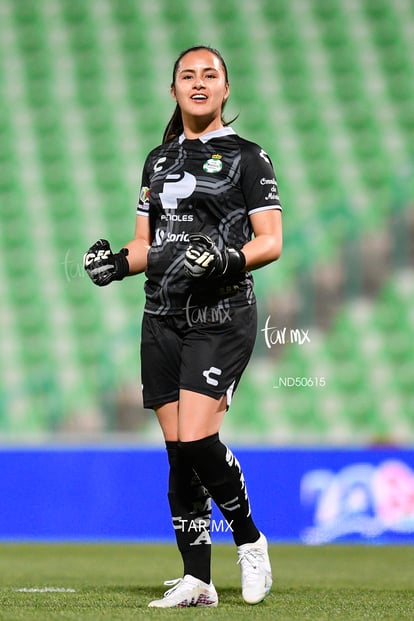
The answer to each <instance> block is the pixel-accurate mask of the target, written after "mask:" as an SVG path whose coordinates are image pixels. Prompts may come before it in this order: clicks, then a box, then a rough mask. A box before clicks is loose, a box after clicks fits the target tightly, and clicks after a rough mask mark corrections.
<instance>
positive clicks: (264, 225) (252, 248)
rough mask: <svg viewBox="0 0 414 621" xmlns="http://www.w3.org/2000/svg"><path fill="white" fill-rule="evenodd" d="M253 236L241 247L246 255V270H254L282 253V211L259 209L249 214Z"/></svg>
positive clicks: (274, 259)
mask: <svg viewBox="0 0 414 621" xmlns="http://www.w3.org/2000/svg"><path fill="white" fill-rule="evenodd" d="M250 222H251V224H252V228H253V233H254V238H253V239H252V240H251V241H249V242H247V244H245V245H244V246H243V248H242V252H243V254H244V256H245V257H246V266H245V269H246V270H255V269H258V268H259V267H263V266H264V265H267V264H268V263H271V262H272V261H276V260H277V259H278V258H279V257H280V255H281V253H282V244H283V242H282V213H281V211H280V210H279V209H269V210H267V211H260V212H258V213H254V214H252V215H251V216H250Z"/></svg>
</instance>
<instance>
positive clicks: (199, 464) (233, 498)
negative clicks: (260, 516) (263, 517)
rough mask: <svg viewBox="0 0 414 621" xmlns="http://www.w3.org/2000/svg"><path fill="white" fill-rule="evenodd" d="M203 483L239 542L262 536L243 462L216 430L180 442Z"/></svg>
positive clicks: (250, 540)
mask: <svg viewBox="0 0 414 621" xmlns="http://www.w3.org/2000/svg"><path fill="white" fill-rule="evenodd" d="M178 447H179V451H180V452H182V453H184V455H185V456H186V459H187V462H188V463H190V464H191V465H192V467H193V468H194V470H195V471H196V472H197V474H198V476H199V477H200V480H201V482H202V483H203V485H205V486H206V488H207V489H208V491H209V492H210V494H211V496H212V498H213V500H214V502H215V503H216V504H217V505H218V507H219V508H220V510H221V512H222V514H223V516H224V518H225V519H226V521H227V523H228V525H229V526H230V527H231V529H232V532H233V538H234V541H235V543H236V545H238V546H239V545H242V544H243V543H253V542H254V541H257V539H258V538H259V537H260V532H259V531H258V529H257V528H256V526H255V524H254V522H253V519H252V516H251V510H250V503H249V498H248V495H247V489H246V484H245V481H244V477H243V473H242V471H241V468H240V464H239V462H238V461H237V459H236V458H235V457H234V455H233V453H232V452H231V450H230V449H229V448H227V446H225V445H224V444H222V442H221V441H220V438H219V434H218V433H216V434H214V435H212V436H208V437H207V438H202V439H201V440H195V441H193V442H178Z"/></svg>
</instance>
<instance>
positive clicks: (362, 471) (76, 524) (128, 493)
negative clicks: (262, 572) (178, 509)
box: [0, 448, 414, 544]
mask: <svg viewBox="0 0 414 621" xmlns="http://www.w3.org/2000/svg"><path fill="white" fill-rule="evenodd" d="M234 452H235V454H236V456H237V457H238V459H239V461H240V463H241V465H242V467H243V470H244V473H245V478H246V482H247V488H248V491H249V494H250V499H251V504H252V508H253V515H254V517H255V520H256V522H257V524H258V526H259V528H261V529H262V530H263V531H264V532H265V533H266V535H267V536H268V538H269V539H270V540H272V541H295V542H305V543H309V544H316V543H327V542H335V541H336V542H339V541H357V542H373V543H387V542H408V541H414V450H405V451H397V450H385V449H383V450H381V449H374V450H293V449H292V450H290V449H289V450H279V449H253V448H249V449H247V448H240V449H234ZM0 473H1V478H0V538H1V539H3V540H74V541H75V540H76V541H79V540H85V541H86V540H88V541H90V540H134V541H145V540H151V541H173V540H174V535H173V531H172V528H171V522H170V516H169V510H168V502H167V497H166V488H167V474H168V468H167V458H166V454H165V453H164V451H163V450H162V449H158V448H157V449H142V448H139V449H138V448H137V449H131V448H113V449H105V450H98V449H93V448H90V449H84V448H82V449H81V448H79V449H77V448H76V449H44V448H42V449H40V448H39V449H35V450H33V449H30V450H28V449H3V450H2V451H1V452H0ZM213 526H214V533H213V540H215V541H231V532H230V530H229V528H228V525H227V524H226V523H225V522H224V520H223V519H222V517H221V515H220V513H219V512H218V511H217V510H216V509H215V510H214V513H213Z"/></svg>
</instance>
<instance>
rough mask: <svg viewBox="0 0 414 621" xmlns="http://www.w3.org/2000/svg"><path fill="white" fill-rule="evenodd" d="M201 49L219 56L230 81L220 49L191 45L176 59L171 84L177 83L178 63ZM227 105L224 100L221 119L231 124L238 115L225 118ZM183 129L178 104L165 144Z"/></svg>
mask: <svg viewBox="0 0 414 621" xmlns="http://www.w3.org/2000/svg"><path fill="white" fill-rule="evenodd" d="M199 50H207V51H208V52H211V53H212V54H214V55H215V56H217V58H218V59H219V61H220V63H221V65H222V67H223V69H224V75H225V78H226V82H228V81H229V76H228V71H227V65H226V63H225V61H224V58H223V56H222V55H221V54H220V52H219V51H218V50H216V49H214V48H213V47H209V46H208V45H194V46H193V47H189V48H187V49H186V50H184V51H183V52H181V54H180V55H179V57H178V58H177V60H176V61H175V63H174V68H173V75H172V82H171V86H174V84H175V77H176V74H177V70H178V65H179V64H180V61H181V59H182V58H183V57H184V56H185V55H186V54H188V53H189V52H198V51H199ZM225 105H226V102H225V101H223V105H222V107H221V112H222V116H221V121H222V123H223V125H230V123H232V122H233V121H235V120H236V118H237V117H235V118H234V119H232V120H231V121H228V122H226V121H225V120H224V119H223V110H224V106H225ZM183 131H184V125H183V118H182V115H181V109H180V106H179V105H178V104H177V105H176V106H175V110H174V112H173V114H172V116H171V118H170V120H169V121H168V124H167V127H166V128H165V131H164V135H163V138H162V142H163V144H164V143H165V142H168V141H169V140H172V139H173V138H176V136H180V135H181V134H182V133H183Z"/></svg>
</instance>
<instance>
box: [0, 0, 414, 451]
mask: <svg viewBox="0 0 414 621" xmlns="http://www.w3.org/2000/svg"><path fill="white" fill-rule="evenodd" d="M200 16H201V17H200ZM202 16H204V19H202ZM413 24H414V13H413V11H412V6H411V4H410V3H409V2H396V3H392V2H388V1H387V0H375V2H372V1H370V0H362V1H361V2H358V1H356V0H349V1H348V0H332V1H330V2H327V1H326V0H310V1H309V2H304V1H303V0H291V1H290V0H289V1H288V0H278V1H277V2H276V1H273V0H257V1H256V2H250V1H249V0H244V1H241V2H236V0H231V1H230V0H228V1H226V2H221V1H220V0H212V2H211V3H209V4H207V5H205V6H204V5H199V4H194V3H191V2H190V1H189V0H142V1H140V2H137V1H136V0H122V1H119V0H90V1H89V2H84V1H83V0H42V2H39V3H35V2H28V1H26V0H3V2H2V3H1V5H0V92H1V95H2V96H1V101H0V205H1V228H0V258H1V269H2V270H3V271H2V273H3V272H4V282H3V284H2V289H1V292H3V294H4V295H3V299H2V304H3V307H4V310H1V316H2V317H3V318H5V323H4V325H5V326H6V325H9V323H10V317H12V318H13V321H12V322H11V323H12V325H13V329H10V330H6V328H4V330H3V329H2V332H1V334H0V336H1V340H2V343H4V352H5V353H4V359H3V357H2V360H1V364H2V366H4V367H7V368H9V367H10V369H9V372H10V375H11V377H12V378H14V379H13V382H10V385H8V383H7V382H6V381H1V383H0V434H2V433H3V434H6V435H7V434H15V433H17V434H24V433H28V434H29V433H47V432H48V431H53V432H54V433H57V432H60V431H61V432H64V431H65V430H67V429H72V428H81V427H82V423H81V422H79V421H81V420H82V412H83V411H85V412H88V415H87V416H86V415H85V420H86V419H87V421H94V422H93V425H94V428H96V429H99V430H102V431H105V430H107V429H109V428H110V429H111V430H114V429H115V430H116V427H117V414H116V404H115V405H114V404H113V405H112V406H111V407H112V409H111V408H109V406H107V405H105V403H106V401H107V402H108V403H109V402H110V401H111V400H112V402H113V403H114V402H115V401H116V394H117V392H119V391H120V390H121V388H122V387H123V386H125V385H131V384H132V385H135V384H137V385H138V380H137V378H138V376H139V347H138V342H139V339H138V337H139V318H140V313H141V310H142V305H143V300H144V294H143V282H144V277H143V276H141V277H138V278H136V279H129V280H126V281H124V282H123V283H122V285H120V286H116V285H115V286H114V287H113V288H112V289H111V290H110V291H109V290H108V291H102V290H98V289H96V288H93V287H92V286H91V284H90V283H89V281H87V279H86V277H85V275H84V272H83V269H82V254H83V252H84V251H85V250H86V248H87V247H88V245H89V244H90V243H92V242H93V241H94V240H95V239H96V238H98V237H100V236H102V237H107V238H109V239H111V241H112V242H113V246H114V247H115V248H118V247H120V245H121V244H122V243H124V242H125V241H126V240H127V239H128V238H129V237H130V236H131V235H132V233H133V227H134V217H135V216H134V211H135V202H136V198H137V193H138V188H139V183H140V169H141V167H142V164H143V160H144V157H145V155H146V153H147V152H148V150H149V149H150V148H152V147H154V146H155V145H156V144H158V143H159V142H160V140H161V136H162V132H163V129H164V126H165V125H166V122H167V120H168V118H169V115H170V114H171V112H172V110H173V107H174V104H173V101H172V99H170V98H169V95H168V89H169V80H170V76H171V69H172V67H171V65H172V61H173V59H174V58H175V57H176V55H177V54H178V53H179V52H180V51H181V50H182V49H184V48H186V47H188V46H190V45H193V44H195V43H199V42H200V41H199V36H201V35H200V34H199V33H203V37H204V39H206V37H207V40H205V41H204V42H205V43H207V44H211V45H212V46H213V47H217V48H219V49H220V50H221V51H222V52H223V55H224V57H225V58H226V61H227V64H228V67H229V71H230V79H231V83H232V95H231V100H230V102H229V108H228V111H227V110H226V113H227V116H228V118H232V116H235V115H237V114H238V113H240V116H239V118H238V119H237V121H236V122H235V125H234V126H235V128H236V129H237V130H238V131H239V132H240V133H241V134H242V135H245V136H246V137H247V138H250V139H252V140H255V141H256V142H259V143H260V144H261V145H262V146H263V147H264V148H266V150H267V151H268V152H269V153H270V155H271V157H272V160H273V162H274V164H275V168H276V172H277V175H278V178H279V184H280V193H281V199H282V203H283V205H284V210H285V213H284V222H285V225H284V227H285V249H284V255H283V258H282V260H281V261H280V263H279V264H275V265H271V266H268V267H267V268H266V269H263V270H261V271H260V272H257V273H256V274H255V281H256V290H257V293H258V296H259V298H260V300H261V305H262V308H263V310H261V313H262V314H263V315H266V314H267V310H268V309H270V310H269V312H271V313H272V316H273V315H274V316H276V315H277V304H278V300H280V299H282V298H283V296H284V295H285V292H288V293H289V294H291V295H293V296H296V297H298V298H299V299H300V300H301V303H302V305H303V307H304V310H305V311H306V312H305V313H304V314H303V316H304V317H305V316H307V317H311V316H312V312H311V308H312V305H313V302H314V300H312V295H313V291H312V287H311V284H310V281H307V275H308V274H309V270H310V268H311V267H312V266H316V265H321V266H329V265H331V264H334V263H335V262H337V261H340V260H341V249H342V245H343V244H344V242H347V241H349V240H352V241H355V243H356V244H359V243H361V244H363V240H364V235H366V234H367V232H370V233H372V231H379V232H381V231H387V230H388V227H389V221H390V218H396V217H397V214H398V213H400V212H401V213H402V210H404V209H408V208H409V206H410V205H412V200H413V197H414V183H413V181H412V179H413V175H412V168H413V164H412V162H413V158H414V147H413V145H414V60H413V54H412V49H413V48H412V40H411V38H410V33H412V32H413ZM164 95H165V98H163V96H164ZM407 171H408V172H407ZM134 175H135V177H134ZM404 176H405V177H406V179H405V180H404V183H403V184H402V183H401V182H400V181H399V180H400V179H401V178H402V177H404ZM396 197H397V198H396ZM402 233H404V234H406V235H408V232H407V231H402V232H401V233H400V237H401V239H404V240H405V241H404V244H401V248H397V251H398V252H399V257H400V263H399V266H398V267H399V271H398V272H397V273H396V276H399V275H401V273H402V271H401V270H402V269H403V268H404V266H405V262H406V261H407V260H408V258H409V250H408V246H409V244H408V242H407V239H406V237H404V236H403V235H402ZM403 246H404V247H403ZM358 276H359V274H358V266H357V267H356V272H355V274H354V277H355V278H354V282H355V283H356V282H358V283H360V282H362V280H361V279H360V278H358ZM359 286H360V284H358V287H359ZM3 289H4V291H3ZM305 289H306V290H305ZM407 292H408V293H407ZM410 292H411V293H412V289H410V287H409V286H407V285H406V281H405V280H404V279H403V278H402V279H398V278H397V284H395V285H394V284H393V283H392V282H391V283H389V284H388V285H386V286H385V287H384V289H383V290H382V291H381V293H380V295H379V297H378V299H377V300H375V299H374V300H371V301H370V302H369V304H368V308H369V313H368V315H367V317H369V319H367V318H365V319H362V320H359V319H358V318H357V319H356V318H355V316H354V315H353V312H352V304H349V303H348V301H347V300H344V303H343V305H342V307H341V312H340V313H339V315H338V316H337V317H336V318H334V323H333V324H332V326H331V328H330V329H329V330H328V331H327V332H326V333H325V334H323V335H321V337H320V346H319V347H318V348H317V351H314V353H313V354H311V353H310V352H307V350H306V346H305V345H304V346H303V347H302V348H299V346H298V345H297V344H290V345H289V346H288V345H285V346H284V347H283V348H282V349H283V351H282V352H278V354H277V356H276V355H275V354H274V353H273V352H266V351H265V349H266V348H264V347H263V343H260V338H261V337H262V334H261V332H259V336H258V340H259V343H258V348H257V350H258V353H257V358H256V359H255V363H254V364H257V365H258V368H259V370H260V372H257V370H255V368H254V366H253V365H252V368H251V369H250V368H249V369H248V371H247V373H246V376H245V381H244V382H242V384H241V386H240V388H239V392H238V395H240V397H239V396H238V395H236V402H237V408H238V411H239V414H238V418H237V422H233V420H234V421H236V418H234V419H233V418H231V417H230V418H229V419H228V422H226V424H228V425H229V427H230V429H231V430H232V433H235V434H237V433H239V432H240V433H241V434H243V432H245V433H246V434H253V435H254V434H256V436H257V437H267V438H270V439H272V440H275V441H289V442H293V443H294V442H297V441H302V440H303V439H305V440H306V439H308V440H309V441H321V442H331V441H335V442H336V441H344V442H345V441H349V442H352V441H353V439H354V438H355V437H356V436H357V435H358V433H359V432H360V437H361V438H362V439H363V440H364V441H374V440H375V438H376V437H380V436H381V437H385V436H387V435H392V434H393V433H394V424H393V417H394V414H395V418H396V419H397V424H396V425H395V429H396V431H395V433H396V435H397V436H398V437H399V435H403V432H404V433H405V434H406V438H407V440H408V439H410V440H411V441H412V440H413V439H414V432H413V429H412V426H411V428H410V426H409V425H408V424H407V421H408V423H409V420H410V418H409V417H410V413H412V412H413V407H412V406H413V401H414V397H413V388H412V383H411V381H410V378H411V377H412V372H413V364H414V356H413V353H412V351H411V347H410V345H411V343H412V334H413V326H414V317H413V314H412V312H411V310H410ZM359 293H361V294H362V293H363V292H361V291H359ZM264 309H265V310H264ZM6 319H7V321H6ZM407 335H411V339H410V338H409V336H407ZM318 338H319V337H318ZM372 343H375V344H376V347H375V354H374V353H372V352H371V350H370V347H371V345H372ZM121 350H122V352H123V353H122V354H121V353H120V351H121ZM312 351H313V349H312ZM10 352H11V353H10ZM13 352H14V353H13ZM315 368H322V369H324V370H325V371H324V372H326V376H327V377H326V386H324V387H323V388H322V387H319V388H314V389H312V388H310V387H297V388H283V387H282V388H277V389H276V388H274V385H275V382H276V380H277V378H275V375H276V371H275V369H277V376H278V377H279V376H280V377H285V376H286V377H288V376H289V377H315V376H316V375H315V371H314V369H315ZM326 369H328V371H329V373H328V371H327V370H326ZM377 377H382V378H385V379H384V381H383V382H381V383H378V381H377ZM103 386H104V387H105V396H104V397H103V396H102V390H103ZM109 394H110V395H111V397H108V395H109ZM105 400H106V401H105ZM104 402H105V403H104ZM137 407H139V396H138V389H137ZM108 408H109V409H108ZM109 410H110V411H109ZM108 412H109V413H108ZM390 412H392V414H393V416H391V415H390ZM137 418H138V417H137ZM140 420H141V419H140ZM148 420H149V421H150V419H148ZM73 421H76V422H75V423H74V422H73ZM87 424H90V423H89V422H88V423H85V426H86V425H87ZM91 424H92V423H91ZM407 429H408V432H407ZM138 431H139V432H140V433H141V434H142V437H144V436H145V433H147V432H148V434H151V433H152V424H151V423H150V422H149V423H148V429H146V428H145V429H142V428H139V429H138ZM407 433H408V434H411V435H410V437H409V438H408V436H407Z"/></svg>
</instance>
